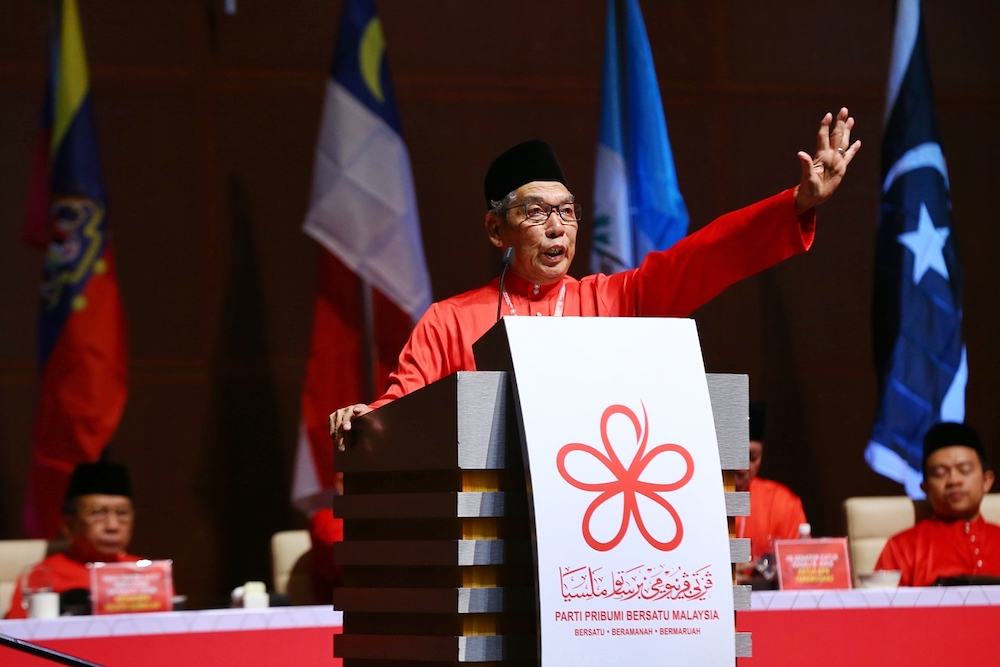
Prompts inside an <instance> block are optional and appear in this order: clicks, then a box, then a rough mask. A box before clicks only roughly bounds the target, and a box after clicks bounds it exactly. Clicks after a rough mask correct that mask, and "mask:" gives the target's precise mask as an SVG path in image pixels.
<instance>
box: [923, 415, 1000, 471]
mask: <svg viewBox="0 0 1000 667" xmlns="http://www.w3.org/2000/svg"><path fill="white" fill-rule="evenodd" d="M955 445H960V446H962V447H971V448H972V449H974V450H976V454H978V455H979V461H980V463H982V464H983V470H989V465H988V464H987V462H986V455H985V454H984V453H983V444H982V443H981V442H980V441H979V436H978V435H977V434H976V431H975V430H974V429H973V428H972V427H971V426H969V425H967V424H959V423H957V422H941V423H940V424H934V426H931V427H930V429H928V431H927V434H926V435H924V460H923V466H922V467H923V470H924V471H925V472H926V471H927V459H928V458H930V455H931V454H933V453H934V452H936V451H937V450H939V449H943V448H945V447H953V446H955Z"/></svg>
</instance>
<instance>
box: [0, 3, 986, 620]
mask: <svg viewBox="0 0 1000 667" xmlns="http://www.w3.org/2000/svg"><path fill="white" fill-rule="evenodd" d="M79 2H80V9H81V15H82V20H83V24H84V32H85V38H86V43H87V50H88V55H89V59H90V65H91V88H92V91H93V94H94V100H95V104H96V110H97V121H98V125H99V128H98V129H99V134H100V136H99V139H100V144H101V148H102V152H103V162H104V174H105V183H106V186H107V189H108V192H109V196H110V202H111V209H110V216H111V217H110V220H111V225H112V229H113V234H114V239H115V244H116V248H117V253H118V261H119V278H120V282H121V286H122V292H123V295H124V300H125V305H126V308H127V315H128V322H129V330H130V349H131V365H132V366H131V388H130V397H129V404H128V406H127V408H126V411H125V415H124V418H123V421H122V425H121V428H120V429H119V432H118V433H117V435H116V436H115V438H114V440H113V442H112V445H111V455H112V457H113V458H115V459H118V460H121V461H123V462H126V463H128V464H129V465H130V467H131V468H132V471H133V475H134V476H135V479H136V487H137V496H138V497H137V502H138V505H139V511H140V517H141V518H140V523H139V526H138V530H137V534H136V539H135V544H134V548H135V550H136V551H137V552H139V553H144V554H148V555H152V556H170V557H173V558H174V560H175V564H176V568H177V581H178V589H179V590H181V591H182V592H187V593H189V594H190V595H191V596H192V600H193V602H194V603H195V604H205V603H208V602H209V601H211V600H214V599H218V598H219V597H220V596H222V595H224V593H225V592H226V590H227V589H228V588H230V587H231V586H233V585H235V584H237V583H241V582H242V581H244V580H245V579H246V578H251V577H252V578H265V579H266V578H268V576H269V575H268V572H269V569H268V562H267V539H268V537H269V535H270V533H271V532H273V531H274V530H277V529H279V528H288V527H295V526H301V525H302V523H303V519H302V518H301V517H298V516H297V515H296V514H295V513H294V512H293V511H292V510H291V509H290V508H289V507H288V503H287V500H286V499H287V497H288V488H289V485H290V480H291V465H292V461H293V459H294V450H295V442H296V437H297V429H298V411H299V405H298V401H299V393H300V390H301V382H302V377H303V374H304V369H305V359H306V354H307V350H308V341H309V331H310V326H311V317H312V300H313V294H314V288H315V287H314V286H315V279H316V258H317V256H318V248H317V246H316V244H315V243H314V242H312V241H311V240H310V239H308V238H307V237H305V236H304V235H303V234H302V233H301V231H300V227H301V223H302V218H303V216H304V214H305V211H306V209H307V207H308V199H309V191H310V187H311V180H312V165H313V150H314V146H315V141H316V133H317V129H318V125H319V120H320V112H321V106H322V101H323V94H324V82H325V79H326V75H327V72H328V70H329V66H330V56H331V54H332V52H333V42H334V39H335V36H336V34H337V30H338V22H339V14H340V7H341V3H340V2H333V3H330V2H324V1H322V0H286V1H285V2H281V3H250V2H239V3H237V4H238V12H237V14H236V16H232V17H230V16H226V15H225V14H224V13H223V11H222V7H223V3H222V2H221V0H185V1H183V2H173V3H133V2H124V1H123V0H79ZM892 4H893V3H892V2H890V1H889V0H886V1H885V2H880V3H869V2H863V1H862V0H848V1H847V2H842V3H839V4H836V5H831V4H823V3H815V2H810V3H797V2H791V1H788V0H774V1H771V2H765V3H761V2H752V1H750V0H740V1H739V2H731V1H724V0H713V1H710V2H704V1H696V0H690V1H682V2H670V3H662V2H649V1H645V2H643V10H644V12H645V16H646V27H647V31H648V33H649V35H650V39H651V41H652V44H653V51H654V58H655V61H656V66H657V70H658V72H659V76H660V84H661V92H662V95H663V99H664V106H665V108H666V112H667V120H668V126H669V130H670V137H671V141H672V144H673V148H674V156H675V160H676V163H677V170H678V176H679V179H680V183H681V188H682V191H683V193H684V196H685V199H686V202H687V205H688V208H689V211H690V213H691V218H692V228H693V229H694V228H699V227H701V226H702V225H704V224H706V223H707V222H708V221H709V220H711V219H712V218H713V217H715V216H717V215H719V214H721V213H724V212H726V211H728V210H731V209H732V208H734V207H738V206H742V205H745V204H747V203H750V202H752V201H755V200H757V199H759V198H761V197H764V196H767V195H769V194H772V193H774V192H776V191H778V190H780V189H783V188H785V187H789V186H792V185H794V184H795V182H796V180H797V173H798V172H797V170H798V165H797V162H796V159H795V152H796V151H797V150H800V149H807V150H809V149H811V147H812V144H813V141H814V132H815V129H816V125H817V122H818V120H819V118H820V117H821V116H822V114H823V113H824V112H825V111H827V110H835V109H836V108H837V107H839V106H840V105H842V104H847V105H849V106H850V107H851V109H852V112H853V113H854V115H855V116H856V117H857V119H858V132H857V136H858V137H859V138H861V139H862V140H863V141H864V142H865V148H864V150H863V151H862V152H861V154H860V155H859V156H858V158H857V160H856V161H855V162H854V164H853V165H852V166H851V171H850V174H849V177H848V180H847V181H846V183H845V184H844V187H843V188H842V189H841V192H839V193H838V195H837V197H836V198H835V199H834V200H833V201H831V202H830V203H829V204H828V205H826V206H825V207H824V208H823V209H822V210H821V212H820V222H819V229H818V234H817V240H816V246H815V248H814V249H813V250H812V252H810V253H809V254H808V255H805V256H802V257H797V258H793V259H792V260H790V261H789V262H787V263H785V264H783V265H781V266H779V267H776V268H774V269H771V270H769V271H767V272H764V273H763V274H761V275H759V276H756V277H754V278H751V279H749V280H747V281H745V282H743V283H741V284H739V285H736V286H734V287H732V288H730V289H729V290H727V291H726V292H725V293H724V294H722V295H721V296H720V297H719V298H718V299H716V300H715V301H713V302H712V303H710V304H708V305H706V306H705V307H703V308H702V309H701V310H700V311H699V312H698V313H697V314H696V317H697V319H698V323H699V331H700V335H701V338H702V343H703V346H704V351H705V359H706V365H707V367H708V369H709V370H710V371H717V372H734V373H748V374H749V375H750V378H751V392H752V394H753V395H754V396H755V397H757V398H762V399H765V400H767V401H768V402H769V403H770V404H771V408H772V409H771V419H770V433H769V443H768V449H767V455H766V457H765V461H764V467H763V472H764V474H765V475H766V476H770V477H773V478H776V479H779V480H781V481H783V482H785V483H786V484H788V485H790V486H791V487H792V488H793V489H794V490H795V491H796V492H798V493H799V494H800V495H802V497H803V500H804V502H805V505H806V510H807V513H808V514H809V518H810V520H811V521H812V522H813V526H814V533H815V534H823V533H827V534H835V533H838V532H839V531H841V530H842V526H841V519H840V510H839V506H840V503H841V502H842V500H843V499H844V498H845V497H847V496H849V495H857V494H869V493H897V492H898V490H899V487H898V486H897V485H895V484H894V483H892V482H889V481H887V480H885V479H883V478H880V477H878V476H877V475H875V474H874V473H872V472H871V471H870V470H869V469H868V467H867V465H866V464H865V463H864V461H863V459H862V452H863V450H864V447H865V445H866V443H867V438H868V434H869V430H870V427H871V420H872V418H873V415H874V412H875V377H874V372H873V371H872V366H871V341H870V325H869V311H870V304H871V296H870V295H871V270H872V261H873V248H872V244H873V239H874V230H875V224H876V216H877V207H878V189H879V185H880V184H879V142H880V138H881V136H880V135H881V124H882V107H883V105H884V97H885V80H886V76H887V74H886V71H887V67H888V58H889V51H890V41H891V31H892ZM378 5H379V10H380V14H381V17H382V22H383V26H384V31H385V35H386V42H387V49H388V57H389V60H390V66H391V69H392V73H393V79H394V83H395V88H396V94H397V98H398V103H399V108H400V115H401V117H402V122H403V131H404V135H405V138H406V140H407V144H408V146H409V150H410V154H411V157H412V161H413V167H414V179H415V182H416V187H417V196H418V200H419V205H420V213H421V225H422V229H423V233H424V243H425V247H426V251H427V259H428V265H429V268H430V271H431V277H432V282H433V287H434V294H435V297H437V298H443V297H446V296H449V295H451V294H455V293H457V292H460V291H462V290H465V289H469V288H472V287H475V286H477V285H479V284H482V283H483V282H484V281H486V280H489V279H490V278H491V277H492V276H493V275H494V274H495V272H496V269H497V265H498V261H497V257H496V254H495V252H494V250H493V248H492V247H491V246H490V245H489V244H488V243H487V242H486V241H485V239H484V238H483V232H482V219H483V212H484V203H483V198H482V197H483V196H482V175H483V173H484V171H485V168H486V166H487V165H488V163H489V160H490V159H491V158H492V157H493V156H494V155H496V154H497V153H498V152H499V151H501V150H503V149H505V148H507V147H508V146H510V145H511V144H513V143H515V142H517V141H520V140H523V139H527V138H531V137H540V138H545V139H547V140H548V141H550V142H551V143H552V144H553V145H554V146H555V147H556V149H557V151H558V152H559V155H560V157H561V159H562V161H563V163H564V167H565V170H566V173H567V176H568V178H569V180H570V183H571V184H572V186H573V189H574V191H575V193H576V194H577V196H578V197H579V199H580V200H581V201H582V202H583V203H584V205H585V207H586V210H587V211H591V210H592V204H591V202H592V190H593V166H594V155H595V151H596V145H595V144H596V138H597V130H598V120H599V118H598V117H599V106H600V87H601V61H602V53H603V35H604V14H605V2H604V0H587V1H585V2H581V1H577V0H558V1H551V2H544V3H542V2H537V0H534V1H532V0H503V1H500V2H490V3H478V2H467V1H463V0H433V1H429V2H423V3H414V2H410V1H408V0H381V1H380V2H378ZM924 6H925V17H926V22H927V31H928V38H929V41H930V57H931V67H932V73H933V77H934V83H935V88H936V94H937V105H938V111H939V113H940V116H941V129H942V134H943V142H944V150H945V155H946V156H947V159H948V166H949V170H950V173H951V180H952V189H953V199H954V225H955V230H956V232H955V233H956V235H957V237H958V245H959V251H960V256H961V259H962V262H963V265H964V269H965V281H966V283H965V284H966V288H965V318H966V319H965V335H966V340H967V342H968V346H969V358H970V367H971V378H970V383H969V391H968V416H969V420H970V421H971V422H972V423H973V424H975V425H976V426H977V427H979V429H980V430H981V431H982V434H983V436H984V439H985V440H986V441H987V443H989V445H988V446H989V447H991V449H992V451H993V452H996V453H1000V449H998V448H997V447H996V443H997V441H998V439H1000V415H998V413H997V410H996V406H997V404H998V401H1000V380H998V378H997V372H998V371H1000V352H997V350H996V347H995V341H996V340H997V339H998V337H1000V303H998V301H997V299H996V298H995V295H994V291H995V287H994V286H995V285H997V284H1000V263H998V262H997V261H996V259H995V258H996V257H997V256H998V255H1000V231H998V229H1000V226H998V225H997V224H996V213H995V202H994V201H993V200H994V199H995V191H996V188H995V185H994V183H993V180H994V179H993V176H992V174H993V170H992V169H991V168H990V165H991V163H992V162H993V161H994V160H993V156H995V155H997V154H1000V129H998V126H997V124H996V122H995V119H996V118H997V116H998V112H1000V92H998V91H1000V67H998V64H1000V41H998V40H996V38H995V35H994V34H993V33H994V32H995V27H996V25H998V23H1000V21H998V19H1000V6H998V5H997V4H996V3H995V2H989V1H987V0H960V1H958V2H944V0H926V1H925V2H924ZM48 11H49V7H48V3H43V2H31V3H29V2H2V3H0V221H2V224H0V259H2V261H0V538H4V537H15V536H18V535H20V528H19V526H20V513H21V509H22V502H23V501H22V499H23V495H24V485H25V476H26V471H27V465H28V460H29V456H30V452H29V450H28V440H29V435H30V425H31V418H32V411H33V405H34V401H35V395H36V392H37V377H36V369H35V360H34V355H35V339H34V330H35V314H36V294H37V290H38V279H39V275H40V266H41V257H40V256H39V255H37V254H36V253H34V252H33V251H31V250H28V249H27V248H25V247H24V246H23V245H22V244H21V243H20V242H19V240H18V239H19V234H20V225H21V221H22V219H23V215H24V206H25V193H26V184H27V178H28V165H29V163H30V156H31V149H32V145H33V141H34V132H35V128H36V127H37V123H38V114H39V108H40V105H41V94H42V86H43V82H44V77H45V72H46V62H45V58H46V40H47V24H48V20H49V17H48ZM588 230H589V226H588V225H587V224H586V223H585V224H584V225H583V229H582V231H581V239H580V243H579V246H578V252H577V261H576V264H575V267H574V269H573V271H574V274H575V275H583V274H584V273H586V265H587V255H588V253H589V248H590V239H589V235H588ZM330 407H331V409H332V408H335V407H337V406H330Z"/></svg>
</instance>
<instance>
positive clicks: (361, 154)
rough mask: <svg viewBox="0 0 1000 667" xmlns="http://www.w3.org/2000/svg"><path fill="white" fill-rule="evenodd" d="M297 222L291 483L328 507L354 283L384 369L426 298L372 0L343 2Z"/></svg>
mask: <svg viewBox="0 0 1000 667" xmlns="http://www.w3.org/2000/svg"><path fill="white" fill-rule="evenodd" d="M303 229H304V231H305V232H306V234H308V235H309V236H311V237H313V238H314V239H316V240H317V241H318V242H319V243H320V245H321V246H323V251H322V258H321V260H320V275H319V288H318V290H317V299H316V309H315V315H314V322H313V334H312V345H311V349H310V355H309V362H308V368H307V369H306V381H305V385H304V387H303V392H302V424H301V428H300V435H299V447H298V453H297V460H296V466H295V478H294V481H293V485H292V500H293V503H294V504H295V505H296V506H297V507H299V508H300V509H302V510H304V511H311V510H314V509H317V508H319V507H329V506H330V500H331V498H332V495H333V493H334V487H335V480H334V475H333V444H332V441H331V440H330V435H329V427H328V425H327V418H328V416H329V413H330V412H332V411H333V410H334V409H336V408H339V407H342V406H344V405H349V404H352V403H358V402H360V401H361V400H362V398H363V396H362V392H361V386H362V384H363V382H362V380H361V377H362V374H363V373H365V372H367V369H363V368H361V365H362V364H361V362H360V360H361V358H362V357H363V356H364V355H363V354H362V347H363V345H364V342H363V341H362V340H361V334H360V330H361V328H362V327H361V322H362V319H363V314H362V313H360V308H359V302H360V298H359V297H358V294H359V291H360V290H359V286H360V281H362V280H363V281H365V282H367V283H370V284H371V285H372V286H373V287H374V288H375V297H374V311H375V313H374V314H375V320H376V322H375V338H376V343H377V344H378V349H379V357H380V359H382V360H383V363H382V364H380V367H379V369H378V373H377V375H378V376H379V378H378V379H379V380H380V381H384V379H385V377H386V376H387V375H388V373H389V372H390V371H391V370H394V368H395V364H394V360H395V358H396V356H397V355H398V353H399V350H400V349H401V348H402V346H403V343H405V341H406V336H407V334H408V333H409V330H410V329H411V328H412V326H413V323H414V322H415V321H416V320H417V319H418V318H419V317H420V315H422V314H423V312H424V311H425V310H426V309H427V307H428V306H429V305H430V303H431V285H430V276H429V274H428V273H427V265H426V262H425V260H424V250H423V243H422V241H421V237H420V222H419V220H418V217H417V200H416V194H415V192H414V187H413V176H412V173H411V170H410V157H409V152H408V151H407V149H406V145H405V144H404V143H403V137H402V127H401V125H400V121H399V113H398V111H397V109H396V99H395V95H394V93H393V88H392V83H391V81H390V78H389V67H388V64H387V62H386V58H385V39H384V37H383V34H382V24H381V22H380V21H379V18H378V15H377V14H376V11H375V4H374V2H372V0H348V1H347V2H346V3H345V4H344V10H343V17H342V19H341V26H340V36H339V38H338V40H337V48H336V53H335V54H334V60H333V69H332V71H331V77H330V79H329V80H328V81H327V87H326V100H325V103H324V107H323V119H322V124H321V127H320V135H319V140H318V142H317V146H316V164H315V171H314V175H313V191H312V201H311V203H310V208H309V212H308V213H307V214H306V220H305V224H304V225H303Z"/></svg>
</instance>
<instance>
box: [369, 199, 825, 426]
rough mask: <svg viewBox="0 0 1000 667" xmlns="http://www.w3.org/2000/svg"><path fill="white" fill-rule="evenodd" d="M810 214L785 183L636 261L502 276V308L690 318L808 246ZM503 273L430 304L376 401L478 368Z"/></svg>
mask: <svg viewBox="0 0 1000 667" xmlns="http://www.w3.org/2000/svg"><path fill="white" fill-rule="evenodd" d="M815 226H816V216H815V213H814V212H813V211H809V212H807V213H806V214H803V215H802V216H796V215H795V202H794V190H786V191H785V192H782V193H780V194H777V195H775V196H773V197H769V198H768V199H765V200H763V201H760V202H757V203H756V204H753V205H751V206H748V207H746V208H742V209H740V210H738V211H733V212H732V213H727V214H726V215H723V216H721V217H720V218H717V219H716V220H715V221H713V222H712V223H711V224H709V225H706V226H705V227H704V228H702V229H700V230H698V231H697V232H695V233H693V234H691V235H689V236H687V237H685V238H684V239H682V240H680V241H678V242H677V243H676V244H674V245H673V246H672V247H671V248H669V249H668V250H664V251H661V252H652V253H650V254H649V255H647V256H646V258H645V260H644V261H643V263H642V265H641V266H640V267H639V268H637V269H632V270H630V271H623V272H621V273H616V274H613V275H610V276H607V275H604V274H597V275H592V276H587V277H586V278H584V279H583V280H577V279H576V278H571V277H569V276H565V277H563V278H562V280H560V281H558V282H556V283H553V284H551V285H535V284H532V283H530V282H528V281H527V280H524V279H523V278H520V277H519V276H516V275H508V277H507V279H506V282H505V284H504V291H505V292H506V295H505V298H504V299H503V301H502V304H501V314H503V315H566V316H584V317H593V316H603V317H622V316H639V317H642V316H645V317H687V316H688V315H690V314H691V313H692V312H694V311H695V310H696V309H697V308H698V307H699V306H701V305H703V304H705V303H706V302H707V301H709V300H710V299H712V298H714V297H715V296H716V295H718V294H719V293H720V292H722V290H724V289H725V288H726V287H728V286H729V285H732V284H733V283H735V282H737V281H739V280H742V279H743V278H746V277H748V276H751V275H754V274H755V273H758V272H760V271H762V270H764V269H766V268H768V267H770V266H773V265H774V264H777V263H778V262H780V261H782V260H783V259H786V258H788V257H790V256H792V255H794V254H796V253H800V252H804V251H806V250H808V249H809V246H810V245H812V240H813V236H814V234H815ZM498 286H499V279H494V280H493V281H492V282H491V283H489V284H488V285H484V286H483V287H480V288H478V289H474V290H472V291H470V292H466V293H464V294H459V295H458V296H454V297H451V298H450V299H445V300H444V301H439V302H437V303H435V304H433V305H432V306H431V307H430V308H429V309H428V310H427V312H426V313H425V314H424V316H423V317H422V318H421V319H420V321H419V322H418V323H417V325H416V327H415V328H414V329H413V332H412V333H411V334H410V338H409V340H408V341H407V342H406V346H405V347H404V348H403V351H402V352H401V353H400V355H399V366H398V368H397V370H396V371H395V372H394V373H393V374H392V375H390V376H389V382H388V388H387V389H386V392H385V394H383V395H382V397H381V398H379V399H378V400H377V401H375V402H374V403H372V404H371V407H372V408H377V407H380V406H382V405H384V404H386V403H388V402H389V401H391V400H394V399H396V398H399V397H400V396H405V395H406V394H409V393H410V392H412V391H415V390H417V389H420V388H421V387H423V386H426V385H428V384H430V383H432V382H435V381H437V380H440V379H441V378H443V377H447V376H448V375H451V374H452V373H455V372H457V371H467V370H475V368H476V362H475V358H474V357H473V354H472V344H473V343H474V342H475V341H476V340H478V339H479V337H480V336H482V335H483V334H484V333H486V332H487V331H488V330H489V329H490V327H492V326H493V325H494V324H495V323H496V309H497V299H498V296H499V295H498V293H497V289H498Z"/></svg>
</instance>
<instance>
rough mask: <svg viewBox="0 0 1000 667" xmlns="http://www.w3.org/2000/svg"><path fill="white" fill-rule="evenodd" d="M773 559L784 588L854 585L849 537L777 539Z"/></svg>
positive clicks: (801, 588) (806, 588)
mask: <svg viewBox="0 0 1000 667" xmlns="http://www.w3.org/2000/svg"><path fill="white" fill-rule="evenodd" d="M774 559H775V560H776V561H777V563H778V587H779V588H780V589H781V590H783V591H800V590H815V589H824V588H850V587H851V564H850V560H848V558H847V538H846V537H820V538H814V539H808V540H775V541H774Z"/></svg>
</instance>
